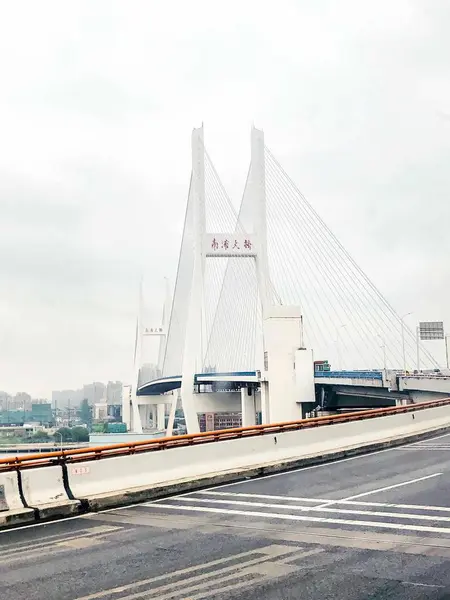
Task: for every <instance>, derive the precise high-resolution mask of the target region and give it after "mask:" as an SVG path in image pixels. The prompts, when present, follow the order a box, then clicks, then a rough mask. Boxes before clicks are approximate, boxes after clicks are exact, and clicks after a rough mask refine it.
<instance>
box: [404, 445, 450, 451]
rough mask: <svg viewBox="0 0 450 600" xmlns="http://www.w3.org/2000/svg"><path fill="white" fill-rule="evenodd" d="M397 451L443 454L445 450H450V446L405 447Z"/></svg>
mask: <svg viewBox="0 0 450 600" xmlns="http://www.w3.org/2000/svg"><path fill="white" fill-rule="evenodd" d="M396 450H428V451H434V452H441V451H443V450H450V445H449V446H443V445H442V444H441V445H439V446H431V445H429V446H405V447H404V448H396Z"/></svg>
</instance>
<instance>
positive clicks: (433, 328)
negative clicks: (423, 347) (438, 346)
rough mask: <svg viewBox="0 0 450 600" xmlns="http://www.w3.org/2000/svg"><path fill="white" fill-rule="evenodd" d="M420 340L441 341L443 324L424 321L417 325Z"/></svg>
mask: <svg viewBox="0 0 450 600" xmlns="http://www.w3.org/2000/svg"><path fill="white" fill-rule="evenodd" d="M419 335H420V339H421V340H443V339H444V323H443V322H442V321H424V322H421V323H419Z"/></svg>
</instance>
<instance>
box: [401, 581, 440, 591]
mask: <svg viewBox="0 0 450 600" xmlns="http://www.w3.org/2000/svg"><path fill="white" fill-rule="evenodd" d="M401 584H402V585H414V586H416V587H428V588H441V589H443V588H445V585H437V584H434V583H416V582H414V581H401Z"/></svg>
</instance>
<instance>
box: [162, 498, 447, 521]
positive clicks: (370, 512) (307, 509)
mask: <svg viewBox="0 0 450 600" xmlns="http://www.w3.org/2000/svg"><path fill="white" fill-rule="evenodd" d="M177 500H179V501H180V502H209V503H211V504H232V505H240V506H257V507H258V508H287V509H293V510H300V511H302V512H326V513H333V514H335V513H339V514H343V515H367V516H368V517H392V518H398V519H414V520H418V521H447V522H448V521H450V517H440V516H437V515H435V516H433V515H415V514H411V513H399V512H377V511H373V510H354V509H353V510H351V509H345V508H320V507H317V506H294V505H292V504H268V503H265V502H249V501H245V500H213V499H212V498H209V499H206V498H193V497H190V498H177ZM161 506H164V504H161ZM180 508H182V507H180Z"/></svg>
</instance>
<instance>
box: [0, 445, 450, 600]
mask: <svg viewBox="0 0 450 600" xmlns="http://www.w3.org/2000/svg"><path fill="white" fill-rule="evenodd" d="M0 557H1V560H0V597H1V598H8V600H42V599H44V598H46V599H47V598H48V599H51V600H113V599H114V600H141V599H142V600H143V599H153V598H154V599H158V600H169V599H180V600H181V599H184V600H186V599H188V598H189V599H192V600H193V599H195V600H200V599H203V598H204V599H208V600H210V599H218V600H219V599H220V600H225V599H242V600H244V599H245V600H275V599H276V600H280V599H283V600H294V599H295V600H297V599H298V598H304V599H305V600H319V599H320V600H324V599H329V598H333V599H334V600H344V599H345V600H363V599H364V600H367V598H377V600H387V599H388V598H389V599H392V598H395V599H396V600H402V599H404V600H419V599H420V600H423V599H430V600H431V599H434V600H438V599H441V600H443V599H444V598H448V597H450V569H449V568H448V565H449V564H450V563H449V561H450V434H447V435H440V436H437V437H434V438H431V439H428V440H426V441H421V442H416V443H413V444H410V445H407V446H403V447H397V448H391V449H388V450H383V451H380V452H376V453H373V454H366V455H363V456H358V457H353V458H347V459H344V460H341V461H337V462H333V463H328V464H323V465H316V466H313V467H309V468H304V469H298V470H296V471H291V472H288V473H280V474H276V475H272V476H268V477H265V478H259V479H253V480H250V481H246V482H242V483H237V484H233V485H226V486H222V487H215V488H211V489H205V490H203V491H201V492H200V491H198V492H194V493H189V494H184V495H179V496H174V497H172V498H166V499H164V500H160V501H156V502H148V503H145V504H141V505H137V506H131V507H127V508H124V509H115V510H110V511H107V512H102V513H97V514H89V515H85V516H78V517H76V518H73V519H69V520H65V521H59V522H55V523H48V524H45V525H33V526H29V527H26V528H22V529H16V530H11V531H3V532H2V533H0Z"/></svg>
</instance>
